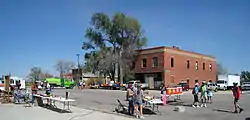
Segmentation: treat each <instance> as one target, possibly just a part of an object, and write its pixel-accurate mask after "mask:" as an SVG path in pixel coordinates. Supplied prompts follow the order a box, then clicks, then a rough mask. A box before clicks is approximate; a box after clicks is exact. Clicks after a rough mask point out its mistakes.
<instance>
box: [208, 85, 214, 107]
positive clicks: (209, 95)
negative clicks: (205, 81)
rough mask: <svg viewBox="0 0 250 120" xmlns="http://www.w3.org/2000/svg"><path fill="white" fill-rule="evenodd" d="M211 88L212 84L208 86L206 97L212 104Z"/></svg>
mask: <svg viewBox="0 0 250 120" xmlns="http://www.w3.org/2000/svg"><path fill="white" fill-rule="evenodd" d="M212 97H213V88H212V85H210V86H208V92H207V99H208V102H209V103H210V104H212Z"/></svg>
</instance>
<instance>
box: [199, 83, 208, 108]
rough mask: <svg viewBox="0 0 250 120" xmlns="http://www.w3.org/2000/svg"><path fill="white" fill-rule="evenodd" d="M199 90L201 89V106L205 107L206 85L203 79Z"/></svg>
mask: <svg viewBox="0 0 250 120" xmlns="http://www.w3.org/2000/svg"><path fill="white" fill-rule="evenodd" d="M200 91H201V107H207V104H206V103H207V85H206V82H205V81H203V82H202V85H201V88H200Z"/></svg>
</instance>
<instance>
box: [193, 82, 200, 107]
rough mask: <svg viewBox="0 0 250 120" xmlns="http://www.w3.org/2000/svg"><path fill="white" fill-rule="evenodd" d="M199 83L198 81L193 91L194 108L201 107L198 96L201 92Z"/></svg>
mask: <svg viewBox="0 0 250 120" xmlns="http://www.w3.org/2000/svg"><path fill="white" fill-rule="evenodd" d="M198 86H199V84H198V83H196V84H195V87H194V88H193V91H192V94H193V96H194V103H193V107H194V108H196V107H197V108H199V107H200V106H199V97H198V94H199V88H198Z"/></svg>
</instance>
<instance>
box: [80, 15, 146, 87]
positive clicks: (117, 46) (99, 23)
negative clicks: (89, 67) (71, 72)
mask: <svg viewBox="0 0 250 120" xmlns="http://www.w3.org/2000/svg"><path fill="white" fill-rule="evenodd" d="M143 33H144V32H143V30H142V28H141V25H140V23H139V22H138V21H137V20H136V19H134V18H133V17H130V16H127V15H125V14H123V13H116V14H115V15H114V16H113V17H112V18H110V17H109V16H108V15H106V14H104V13H95V14H94V15H93V16H92V18H91V27H89V28H88V29H87V30H86V35H85V36H86V37H87V39H88V40H87V41H84V42H83V46H82V49H84V50H89V49H92V50H93V51H96V52H99V53H100V54H98V58H99V60H100V62H101V63H105V66H106V67H107V66H108V67H107V68H108V69H110V70H103V69H102V70H101V71H105V72H108V73H109V74H111V75H110V77H111V79H113V80H114V79H115V75H116V74H115V73H116V70H117V71H118V77H119V80H120V82H123V81H122V80H123V72H125V73H126V71H128V69H127V68H130V67H129V64H128V63H132V62H133V61H134V55H135V52H134V50H136V49H141V48H142V47H143V46H146V43H147V39H146V37H145V36H144V34H143ZM107 48H109V49H107ZM87 62H94V61H87ZM95 62H96V61H95ZM99 65H103V64H97V66H99ZM93 67H96V66H93ZM99 68H102V67H99ZM107 68H106V69H107ZM99 70H100V69H99Z"/></svg>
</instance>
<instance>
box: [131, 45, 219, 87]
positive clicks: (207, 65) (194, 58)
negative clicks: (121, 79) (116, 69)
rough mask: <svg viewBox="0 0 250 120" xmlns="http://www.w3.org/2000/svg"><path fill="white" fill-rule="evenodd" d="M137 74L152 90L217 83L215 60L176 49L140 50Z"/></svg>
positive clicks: (136, 65)
mask: <svg viewBox="0 0 250 120" xmlns="http://www.w3.org/2000/svg"><path fill="white" fill-rule="evenodd" d="M135 73H136V74H135V77H136V79H138V80H141V81H142V82H146V83H148V84H149V88H150V89H157V88H159V86H160V85H161V84H162V83H165V85H167V86H171V85H177V84H178V83H181V82H186V83H188V84H189V86H190V87H194V84H195V83H196V82H199V83H201V82H202V81H207V82H209V81H210V82H211V81H213V82H214V81H216V59H215V57H212V56H208V55H203V54H199V53H194V52H189V51H184V50H181V49H179V48H178V47H175V46H173V47H155V48H148V49H143V50H140V51H139V58H138V60H137V61H136V63H135Z"/></svg>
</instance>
